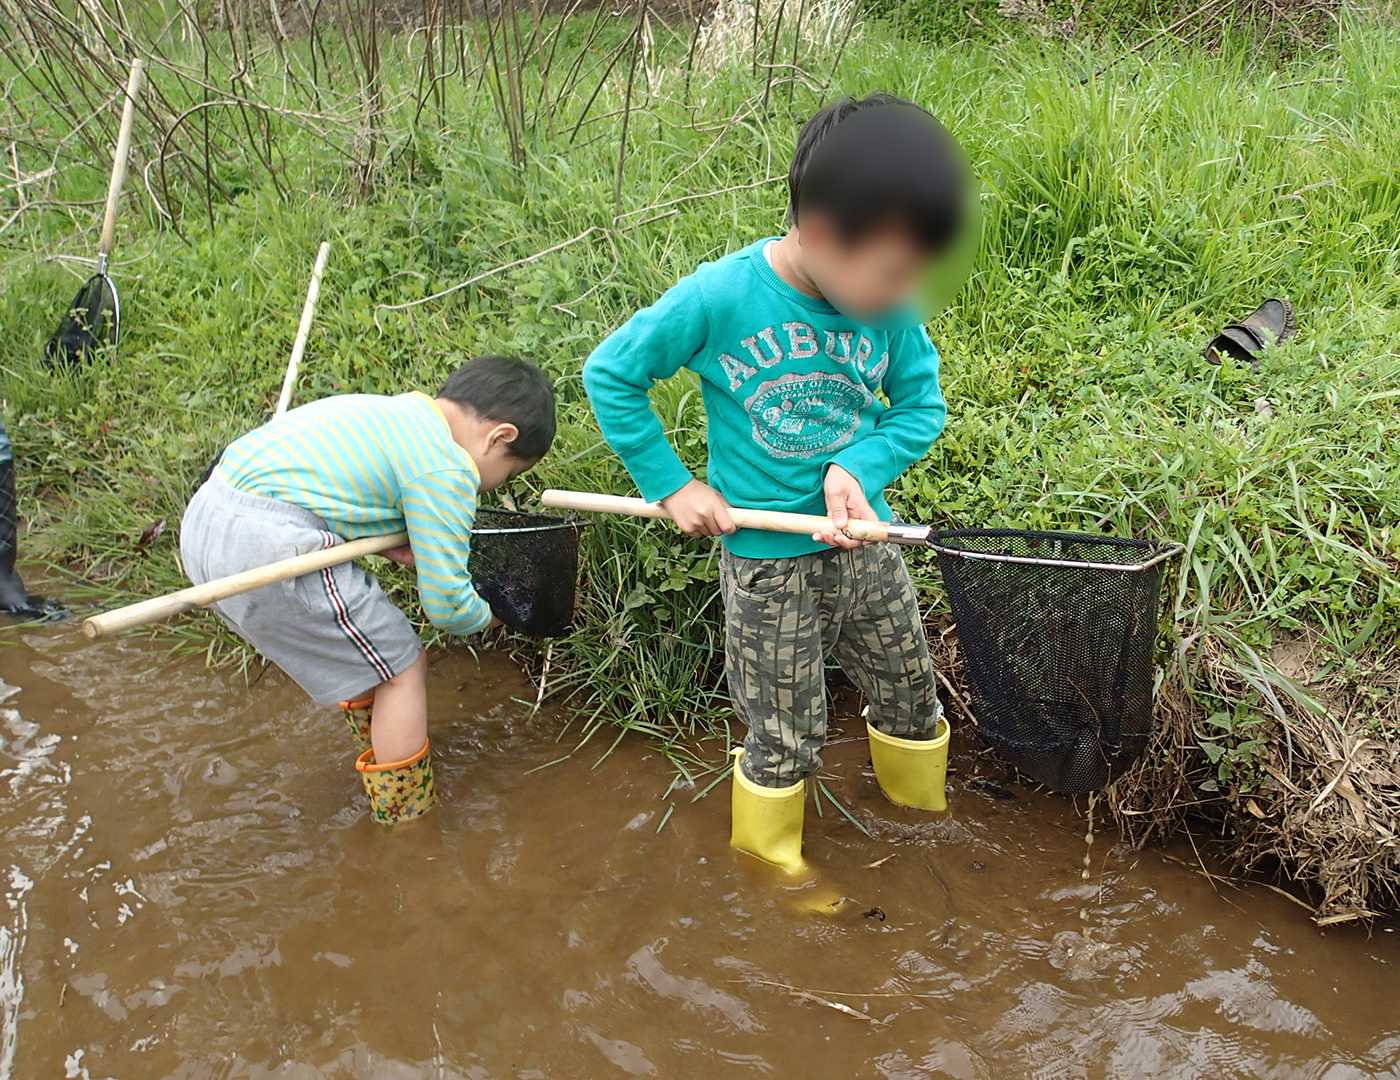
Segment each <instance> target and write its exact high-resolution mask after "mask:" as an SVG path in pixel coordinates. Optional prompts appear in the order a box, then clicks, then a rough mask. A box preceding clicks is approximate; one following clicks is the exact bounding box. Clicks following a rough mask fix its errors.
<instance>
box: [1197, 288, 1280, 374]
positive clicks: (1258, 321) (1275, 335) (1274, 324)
mask: <svg viewBox="0 0 1400 1080" xmlns="http://www.w3.org/2000/svg"><path fill="white" fill-rule="evenodd" d="M1297 332H1298V324H1297V320H1296V319H1295V317H1294V314H1293V305H1292V304H1290V303H1289V302H1288V301H1287V300H1284V299H1282V298H1281V297H1277V296H1274V297H1270V298H1269V299H1268V300H1265V301H1264V302H1263V303H1262V304H1260V305H1259V306H1258V307H1257V308H1255V309H1254V312H1253V314H1251V315H1249V316H1248V317H1247V318H1245V319H1244V320H1243V321H1242V322H1237V323H1230V324H1229V325H1228V326H1226V327H1225V328H1224V329H1222V330H1221V331H1220V333H1219V334H1218V335H1217V336H1216V337H1215V338H1214V339H1213V340H1212V341H1211V343H1210V344H1209V345H1207V346H1206V351H1205V358H1206V359H1207V360H1208V361H1210V363H1212V364H1216V365H1219V363H1220V358H1221V356H1222V355H1223V354H1226V353H1228V354H1229V355H1230V357H1231V358H1232V359H1234V360H1235V361H1236V362H1238V363H1241V364H1251V365H1253V367H1254V369H1255V370H1256V371H1257V370H1258V369H1259V354H1260V353H1262V352H1263V351H1264V350H1265V349H1267V348H1269V347H1270V346H1273V345H1277V344H1278V343H1279V342H1281V341H1287V340H1288V339H1289V338H1291V337H1292V336H1293V335H1294V334H1296V333H1297Z"/></svg>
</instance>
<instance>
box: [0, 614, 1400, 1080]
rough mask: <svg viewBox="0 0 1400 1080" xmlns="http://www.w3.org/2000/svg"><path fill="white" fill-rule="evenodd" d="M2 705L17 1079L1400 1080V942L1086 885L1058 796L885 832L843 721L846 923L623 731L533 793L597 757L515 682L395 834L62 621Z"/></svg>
mask: <svg viewBox="0 0 1400 1080" xmlns="http://www.w3.org/2000/svg"><path fill="white" fill-rule="evenodd" d="M0 676H3V678H4V680H5V682H7V683H9V684H12V685H14V686H18V687H20V688H21V689H20V692H19V693H17V694H15V695H14V696H13V697H12V698H10V699H9V700H8V701H6V702H5V703H4V705H3V706H0V893H3V894H4V901H3V903H0V1080H8V1078H9V1077H14V1078H16V1080H30V1078H48V1077H68V1078H76V1080H104V1078H108V1077H112V1078H118V1080H135V1078H148V1077H149V1078H167V1077H168V1078H172V1080H234V1078H250V1080H251V1078H271V1077H277V1078H280V1080H309V1078H321V1077H327V1078H329V1077H335V1078H340V1077H346V1078H352V1077H353V1078H386V1080H388V1078H392V1080H410V1078H418V1077H423V1078H433V1080H456V1078H470V1080H486V1078H511V1077H514V1078H531V1077H533V1078H546V1077H547V1078H550V1080H555V1078H559V1080H585V1078H589V1080H591V1078H606V1077H627V1076H655V1077H667V1078H672V1077H680V1078H684V1077H705V1078H710V1077H731V1076H732V1077H741V1076H753V1077H771V1078H776V1080H782V1078H787V1077H792V1078H799V1077H800V1078H804V1080H811V1078H827V1077H831V1078H863V1077H872V1078H875V1077H880V1078H887V1080H896V1078H898V1080H905V1078H910V1080H912V1078H924V1077H955V1078H986V1080H1000V1078H1012V1077H1016V1078H1019V1077H1035V1078H1047V1080H1048V1078H1057V1080H1058V1078H1080V1077H1083V1078H1091V1077H1092V1078H1097V1077H1154V1078H1155V1077H1171V1078H1189V1077H1202V1078H1205V1077H1209V1078H1212V1080H1219V1078H1226V1077H1258V1078H1290V1080H1293V1078H1323V1077H1325V1078H1326V1080H1351V1078H1357V1080H1359V1078H1363V1077H1400V1004H1397V1001H1398V1000H1400V999H1398V998H1397V993H1396V990H1397V986H1400V940H1397V938H1400V935H1397V934H1392V933H1389V932H1387V930H1386V929H1385V928H1377V931H1376V933H1375V934H1374V936H1372V937H1370V938H1368V937H1367V936H1366V934H1365V933H1364V932H1362V931H1360V930H1358V929H1356V928H1346V929H1342V930H1333V931H1331V932H1328V933H1326V934H1323V933H1319V932H1318V930H1317V929H1316V928H1315V927H1314V926H1313V925H1312V924H1311V923H1310V922H1309V921H1308V919H1307V916H1306V913H1305V912H1304V911H1303V910H1302V909H1301V908H1299V907H1297V906H1295V905H1293V904H1291V903H1289V902H1288V901H1287V900H1286V899H1284V898H1282V897H1280V896H1277V895H1275V894H1274V893H1271V892H1269V891H1267V890H1265V889H1262V888H1257V887H1255V888H1248V889H1244V890H1233V889H1230V888H1228V887H1226V886H1224V885H1217V884H1213V883H1212V882H1211V881H1209V880H1207V879H1206V878H1205V877H1204V876H1203V875H1202V874H1201V873H1199V872H1198V871H1195V870H1193V869H1191V868H1190V867H1189V866H1186V865H1183V864H1181V863H1178V862H1174V861H1171V859H1170V858H1169V857H1164V856H1163V855H1162V854H1158V853H1155V852H1150V851H1149V852H1133V851H1130V850H1127V849H1125V848H1123V847H1121V846H1115V845H1114V843H1113V841H1114V837H1113V835H1112V834H1111V833H1109V834H1101V835H1100V836H1099V838H1098V843H1097V844H1096V845H1095V846H1094V848H1093V858H1092V873H1091V878H1090V880H1089V881H1088V882H1084V881H1082V880H1081V878H1080V872H1081V869H1082V862H1083V856H1084V853H1085V845H1084V841H1083V832H1084V822H1083V817H1082V816H1076V813H1075V810H1074V808H1073V806H1072V805H1071V804H1070V803H1069V802H1068V801H1066V800H1062V799H1054V798H1045V797H1040V796H1037V795H1035V794H1034V793H1028V792H1025V791H1023V790H1020V789H1016V790H1015V791H1014V792H1012V794H1014V796H1015V797H1014V798H1005V797H998V796H1003V795H1004V794H1005V793H1004V792H1001V791H999V790H998V789H996V788H995V787H984V788H981V789H978V790H973V789H965V788H964V787H963V785H962V784H961V783H960V777H961V776H965V775H966V772H965V771H964V772H963V773H958V774H955V775H954V777H953V781H954V788H955V789H956V790H955V791H954V793H953V795H952V796H951V799H950V801H951V809H950V811H949V813H947V814H946V815H943V816H939V817H934V816H931V815H927V814H922V813H918V812H915V811H908V810H904V809H902V808H899V807H895V806H892V805H891V804H889V803H888V802H887V801H885V800H884V799H883V797H882V796H881V795H880V794H879V792H878V790H877V789H876V787H875V784H874V781H873V778H872V776H871V774H870V771H869V767H868V754H867V752H866V750H865V747H864V741H863V740H862V739H860V738H858V737H857V736H858V734H859V723H858V722H856V721H850V722H848V723H847V724H846V730H845V731H844V732H843V733H842V734H840V735H838V736H836V737H835V738H834V739H833V745H831V747H830V749H829V751H828V753H827V755H826V762H827V763H826V769H825V772H824V775H825V776H826V777H827V779H826V784H827V786H828V788H829V789H830V790H831V791H832V793H833V794H835V795H836V796H837V797H838V798H840V799H841V800H842V801H843V802H845V803H846V805H848V806H850V807H851V808H852V810H853V812H854V814H855V816H856V817H857V818H858V819H859V820H860V821H862V822H863V823H864V824H865V825H866V826H867V827H868V828H869V830H870V831H871V833H872V834H873V836H871V837H867V836H865V835H863V834H862V833H861V832H860V831H858V830H857V829H856V828H855V827H854V826H852V825H851V824H850V823H849V822H848V821H846V820H845V818H843V817H842V816H841V815H840V814H838V813H837V812H836V811H835V810H834V809H833V808H832V807H831V806H830V805H829V804H826V805H824V808H823V816H821V817H818V816H817V815H816V814H815V812H814V811H813V809H812V807H811V805H810V804H809V806H808V815H807V851H808V854H809V857H810V858H811V859H812V860H813V861H814V862H815V863H817V864H819V865H820V866H821V868H822V869H821V873H822V881H823V883H824V884H825V885H827V886H830V887H833V888H836V889H839V890H840V891H842V892H844V893H846V894H847V895H849V896H851V897H852V899H853V901H854V902H853V903H852V905H851V906H850V907H849V908H848V910H847V911H845V912H843V913H842V914H841V915H839V916H836V917H834V918H829V917H818V916H812V915H807V914H803V913H802V912H801V911H799V910H798V905H797V904H796V903H794V899H795V894H794V893H793V891H792V890H789V889H784V888H782V887H780V886H779V884H778V883H777V882H776V881H775V879H774V878H773V876H772V875H771V874H770V873H769V872H768V871H767V869H766V868H764V867H762V866H760V865H758V864H756V863H753V862H751V861H750V860H748V859H746V858H745V857H742V856H738V855H735V854H734V853H732V852H731V851H730V850H729V848H728V847H727V839H728V799H727V795H728V789H727V786H726V785H721V786H720V787H717V788H716V789H715V790H714V792H713V793H712V794H711V795H710V796H709V797H707V798H704V799H702V800H700V801H698V802H692V801H691V799H692V796H693V792H680V793H675V792H673V793H671V794H670V795H669V797H668V798H663V796H665V795H666V793H667V789H668V784H669V781H670V778H671V772H670V768H669V766H668V765H667V764H666V763H665V762H664V761H663V760H661V759H660V758H659V757H657V756H656V755H654V754H652V753H650V752H649V751H648V750H647V748H646V746H645V744H644V743H642V742H641V741H632V740H624V741H623V742H622V743H621V745H619V746H618V748H617V749H616V750H615V751H614V752H613V753H612V754H611V755H610V756H607V757H605V758H604V759H603V760H602V761H601V762H599V761H598V754H599V753H600V752H601V750H602V747H601V746H592V745H590V746H589V747H586V748H585V750H584V751H583V752H580V753H578V754H576V755H574V756H573V757H572V758H569V759H568V760H565V761H563V762H560V763H558V764H554V765H551V766H549V767H547V768H541V766H544V765H546V763H548V762H551V761H554V760H555V759H557V758H559V757H561V756H562V755H563V754H564V753H565V752H566V751H567V750H568V749H569V747H570V746H571V745H572V743H571V742H569V741H568V739H567V737H566V739H565V740H564V741H562V742H560V741H557V737H558V735H559V732H560V728H561V723H562V717H561V716H560V715H558V714H557V713H551V712H549V711H548V710H547V709H546V710H544V711H542V712H541V713H539V714H537V715H535V716H534V717H533V718H531V717H530V715H529V713H530V709H529V705H528V702H532V701H533V699H534V696H535V694H534V689H533V687H531V686H530V685H529V683H528V682H527V681H526V680H525V679H524V678H523V677H522V676H521V675H520V674H519V672H517V671H516V669H515V668H514V667H513V666H512V665H511V663H510V661H509V660H508V659H507V658H505V657H504V656H501V655H498V654H491V653H482V654H481V655H480V656H479V658H477V657H473V656H472V655H471V654H470V653H468V652H453V653H447V654H437V655H435V656H434V658H433V663H432V667H431V674H430V685H429V692H430V701H431V703H432V709H433V716H434V724H433V731H432V738H433V746H434V754H435V761H436V770H437V789H438V793H439V800H440V801H439V805H438V807H437V808H436V809H435V810H434V811H433V812H432V813H431V814H430V816H429V817H428V818H426V819H424V820H423V821H421V822H419V823H416V824H414V825H412V826H407V827H401V828H399V829H396V830H392V831H391V830H387V829H384V828H381V827H379V826H376V825H374V824H373V823H371V822H370V821H369V820H368V819H367V817H366V815H365V813H364V809H363V806H362V796H361V793H360V791H359V785H358V781H357V779H356V776H355V774H354V771H353V768H352V764H351V763H352V760H353V751H352V748H351V744H350V740H349V736H348V734H347V732H346V731H345V729H344V725H343V722H342V721H341V720H340V718H339V717H338V716H337V715H334V714H333V713H330V712H327V711H326V710H324V709H319V708H317V707H316V706H314V705H313V704H311V703H310V702H309V701H308V700H307V699H306V698H305V697H304V696H303V695H302V694H301V693H300V691H298V690H297V688H296V687H295V686H293V685H291V684H290V683H289V682H288V681H287V680H286V679H285V678H283V677H282V676H281V675H280V674H279V673H278V672H276V671H275V670H273V671H269V672H267V673H265V674H264V675H263V676H262V677H260V678H258V679H257V680H256V682H255V683H254V684H253V685H252V686H251V687H249V686H248V685H247V683H246V682H245V679H244V678H243V676H242V675H241V674H240V673H238V672H229V671H211V670H208V669H207V668H206V667H205V665H204V663H203V661H202V659H201V658H193V659H190V658H185V659H173V658H170V657H168V656H166V655H165V654H164V653H163V652H162V651H161V650H160V649H159V648H157V647H156V646H154V645H152V644H151V643H150V642H146V641H140V640H133V639H130V638H126V639H118V640H115V641H106V642H101V643H97V644H94V645H87V644H85V643H83V641H82V639H81V637H80V635H79V634H78V631H77V627H76V626H75V625H73V624H72V623H70V624H67V625H62V626H57V627H40V628H22V629H18V630H11V631H7V632H6V633H5V634H4V635H3V637H0ZM713 749H714V751H715V755H714V756H715V757H719V750H720V748H719V747H714V748H713ZM964 764H965V763H964ZM668 808H673V809H672V810H671V813H670V817H669V818H668V819H667V820H665V822H664V824H663V821H662V819H663V818H664V817H665V815H666V813H667V811H668ZM658 826H661V827H660V828H658ZM1167 854H1168V855H1170V854H1171V853H1167ZM1177 854H1178V855H1184V857H1185V861H1187V862H1189V861H1193V860H1194V856H1193V855H1192V853H1191V850H1190V848H1189V847H1188V848H1187V849H1186V850H1185V852H1179V853H1177ZM1217 889H1219V891H1218V892H1217ZM796 895H797V896H798V897H800V895H801V893H800V890H799V892H798V893H797V894H796ZM836 1006H841V1007H842V1008H837V1007H836Z"/></svg>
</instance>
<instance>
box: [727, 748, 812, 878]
mask: <svg viewBox="0 0 1400 1080" xmlns="http://www.w3.org/2000/svg"><path fill="white" fill-rule="evenodd" d="M732 753H733V754H734V797H733V802H732V810H731V812H732V814H733V824H732V825H731V827H730V834H729V845H730V847H736V848H738V849H739V850H740V851H746V852H748V853H749V854H750V855H754V856H757V857H758V858H760V859H762V860H763V861H764V862H766V863H772V864H773V865H774V866H777V867H781V868H782V869H783V870H786V871H787V872H788V873H789V874H798V873H801V872H802V871H803V870H805V869H806V868H807V864H806V863H804V862H803V861H802V810H803V807H804V806H805V805H806V801H807V793H806V783H805V782H804V781H802V780H799V781H798V782H797V783H795V784H793V785H791V786H790V787H783V788H766V787H760V786H759V785H758V784H755V783H754V782H753V781H752V780H750V779H749V778H748V777H747V776H745V775H744V772H743V770H742V769H741V768H740V767H739V763H740V762H741V761H743V758H744V751H743V750H742V749H736V750H734V751H732Z"/></svg>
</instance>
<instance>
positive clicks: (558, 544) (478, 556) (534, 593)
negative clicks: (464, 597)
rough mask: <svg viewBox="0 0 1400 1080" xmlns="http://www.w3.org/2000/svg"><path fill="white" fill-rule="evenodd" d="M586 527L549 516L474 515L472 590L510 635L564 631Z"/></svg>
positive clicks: (552, 634)
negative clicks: (582, 533) (579, 549)
mask: <svg viewBox="0 0 1400 1080" xmlns="http://www.w3.org/2000/svg"><path fill="white" fill-rule="evenodd" d="M586 524H588V523H587V522H586V521H582V520H580V519H578V518H562V517H556V516H555V515H553V514H522V513H517V512H516V511H513V510H480V511H478V512H477V515H476V526H475V527H474V528H473V529H472V551H471V558H470V560H469V562H468V568H469V569H470V570H471V574H472V581H473V582H474V583H475V584H476V591H477V592H478V593H480V594H481V598H482V599H483V600H485V601H486V602H487V603H488V604H490V605H491V610H492V611H493V612H495V614H496V616H497V617H498V618H499V619H500V620H501V621H502V622H504V623H505V624H506V625H507V626H509V627H510V628H511V629H512V630H514V631H516V632H517V633H521V634H529V635H530V636H531V637H559V636H560V635H562V634H566V633H568V632H569V628H570V627H571V626H572V624H573V621H574V590H575V587H576V585H577V581H578V537H579V530H580V529H581V528H583V526H585V525H586Z"/></svg>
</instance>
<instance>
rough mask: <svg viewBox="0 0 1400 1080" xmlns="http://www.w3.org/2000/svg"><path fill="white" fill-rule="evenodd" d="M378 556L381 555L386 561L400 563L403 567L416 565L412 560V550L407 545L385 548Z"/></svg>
mask: <svg viewBox="0 0 1400 1080" xmlns="http://www.w3.org/2000/svg"><path fill="white" fill-rule="evenodd" d="M379 554H381V555H383V556H384V557H385V558H386V559H392V560H393V561H394V562H396V563H402V564H403V565H404V566H414V565H416V563H415V562H414V559H413V548H412V547H411V546H409V545H408V544H400V545H399V546H398V547H391V548H385V549H384V550H383V551H381V552H380V553H379Z"/></svg>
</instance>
